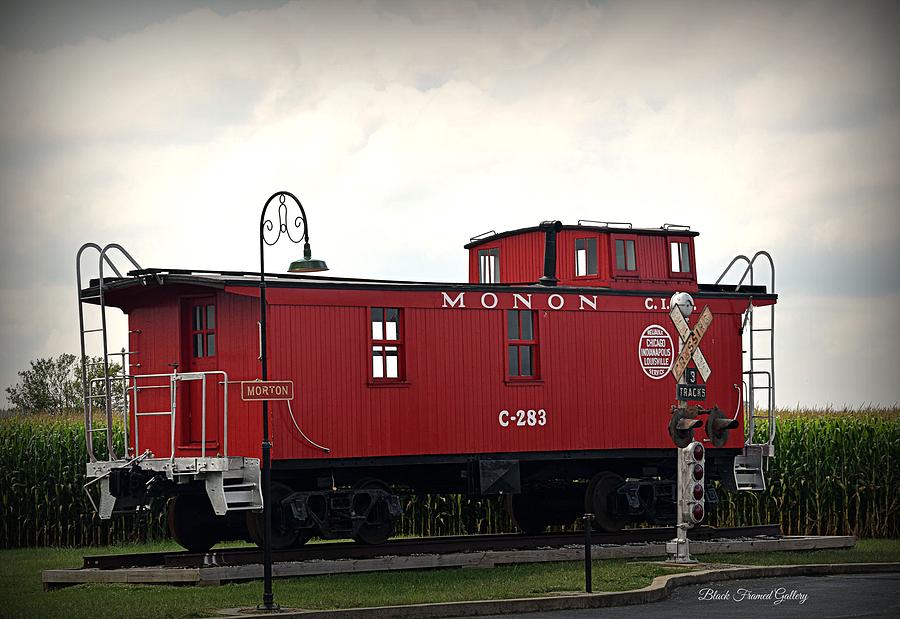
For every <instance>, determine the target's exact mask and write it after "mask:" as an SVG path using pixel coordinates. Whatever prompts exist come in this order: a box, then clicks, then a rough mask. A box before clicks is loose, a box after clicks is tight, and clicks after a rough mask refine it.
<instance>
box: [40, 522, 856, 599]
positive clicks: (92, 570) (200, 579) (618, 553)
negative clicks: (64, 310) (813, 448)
mask: <svg viewBox="0 0 900 619" xmlns="http://www.w3.org/2000/svg"><path fill="white" fill-rule="evenodd" d="M775 528H776V530H777V525H776V527H775ZM753 529H760V527H753ZM643 531H647V532H654V533H653V534H651V535H649V536H648V537H650V538H653V537H656V538H657V539H656V540H654V541H643V542H633V541H632V542H625V543H622V542H620V543H610V540H606V539H599V540H596V543H594V544H593V545H592V547H591V555H592V557H593V558H594V559H595V560H602V559H638V558H645V559H657V558H663V557H665V556H666V545H665V541H663V540H662V539H661V538H660V533H663V532H667V533H668V534H669V535H671V529H664V530H663V529H644V530H643ZM734 531H737V530H734V529H732V530H730V532H728V533H726V531H724V530H720V531H716V530H715V529H706V530H705V531H704V532H702V533H701V531H697V532H696V533H697V535H696V537H697V538H706V539H692V541H691V551H692V553H694V554H707V553H729V552H754V551H757V552H771V551H791V550H821V549H838V548H852V547H853V546H854V545H855V544H856V538H855V537H853V536H780V535H779V536H773V535H771V534H762V535H759V534H754V533H752V532H750V534H751V535H755V537H738V536H737V535H736V534H735V533H734ZM770 533H771V531H770ZM579 535H580V534H579ZM729 536H730V537H731V539H729V538H728V537H729ZM472 537H474V538H477V537H500V536H472ZM515 537H517V538H519V539H520V540H523V539H524V537H523V536H515ZM545 537H546V538H547V539H546V541H545V542H544V543H543V545H542V544H541V543H540V542H536V543H534V544H532V547H531V548H518V549H509V548H505V549H499V550H491V549H484V550H468V551H466V550H461V549H460V550H456V551H450V552H427V551H425V550H424V548H422V549H420V551H418V552H411V551H409V549H407V550H405V551H404V550H403V546H404V544H406V545H408V544H407V542H406V541H405V540H397V541H396V542H397V543H396V544H394V545H395V546H397V548H396V550H397V552H392V551H393V550H394V549H392V548H391V544H388V545H387V547H380V548H378V549H370V550H375V552H370V555H371V556H364V554H359V555H358V556H357V557H353V556H352V555H353V553H352V552H351V553H349V556H348V557H346V558H321V557H324V556H327V555H329V554H331V553H332V551H334V550H336V548H335V547H344V550H349V549H351V548H355V549H357V551H358V549H360V548H364V547H360V546H359V545H357V544H351V543H334V544H316V545H312V546H310V547H309V548H310V549H313V548H314V547H315V546H321V547H323V549H322V550H320V551H318V553H310V554H311V555H313V556H314V555H315V554H319V557H320V558H307V559H305V560H279V557H276V562H275V564H274V568H273V573H274V576H275V577H276V578H279V577H297V576H316V575H323V574H339V573H362V572H379V571H393V570H419V569H434V568H462V567H468V568H485V567H493V566H497V565H510V564H515V563H542V562H553V561H578V560H581V559H582V558H583V556H584V546H583V544H578V542H577V541H576V540H577V539H578V538H577V537H570V538H569V542H568V543H559V542H560V539H559V537H560V536H545ZM454 539H457V540H458V539H461V538H454ZM416 541H417V542H418V541H420V540H416ZM473 541H474V540H473ZM504 545H505V546H508V545H509V544H508V543H507V544H500V545H499V546H501V547H502V546H504ZM404 552H406V553H408V554H403V553H404ZM241 553H244V554H247V553H253V554H250V556H248V557H246V559H245V560H253V557H254V554H258V553H256V552H255V550H253V549H231V550H230V551H229V550H227V549H226V550H219V551H211V552H209V553H206V554H205V555H203V554H200V555H197V554H193V553H154V554H153V555H152V556H150V555H131V557H130V558H129V557H128V556H127V555H116V556H114V557H113V556H109V557H85V566H86V567H83V568H80V569H66V570H45V571H44V572H43V574H42V581H43V585H44V588H45V589H57V588H61V587H67V586H70V585H76V584H83V583H134V584H155V585H201V586H215V585H221V584H225V583H230V582H241V581H248V580H255V579H259V578H262V575H263V567H262V565H261V564H260V563H246V564H240V563H241V559H240V558H236V556H235V555H240V554H241ZM192 561H193V562H196V563H197V565H195V566H192V567H185V565H188V564H190V563H191V562H192ZM117 563H118V564H127V565H133V566H134V565H137V566H139V567H119V568H113V569H103V567H104V566H109V565H115V564H117ZM151 563H156V564H157V565H150V564H151ZM166 564H167V565H166Z"/></svg>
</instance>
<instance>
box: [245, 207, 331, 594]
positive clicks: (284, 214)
mask: <svg viewBox="0 0 900 619" xmlns="http://www.w3.org/2000/svg"><path fill="white" fill-rule="evenodd" d="M275 198H278V224H277V226H278V233H277V234H276V235H275V238H274V239H272V240H271V241H269V240H267V239H266V236H265V233H266V230H269V231H270V232H271V231H272V230H274V229H275V226H276V224H275V222H274V221H272V220H267V219H266V211H267V210H268V209H269V205H270V204H271V203H272V201H273V200H275ZM287 198H290V199H291V200H293V201H294V202H295V203H296V204H297V206H298V207H299V208H300V216H299V217H294V218H293V220H291V219H290V218H289V217H288V205H287V204H286V203H285V200H286V199H287ZM292 228H293V229H294V231H299V230H300V228H302V229H303V234H302V235H301V236H300V238H294V236H293V234H291V229H292ZM282 234H284V235H285V236H287V238H288V239H289V240H290V241H291V242H292V243H300V242H302V243H303V258H301V259H300V260H295V261H294V262H292V263H291V266H290V267H289V269H288V270H289V271H290V272H292V273H313V272H316V271H327V270H328V267H327V266H326V265H325V261H324V260H314V259H313V258H312V252H311V250H310V248H309V222H308V220H307V219H306V211H305V210H303V205H302V204H300V200H298V199H297V196H295V195H294V194H292V193H290V192H287V191H279V192H277V193H274V194H272V196H271V197H270V198H269V199H268V200H266V203H265V205H264V206H263V209H262V214H261V215H260V218H259V329H260V346H259V348H260V350H259V353H260V361H262V380H264V381H265V380H268V379H269V368H268V359H267V356H266V269H265V255H264V252H263V249H264V248H265V246H266V245H274V244H275V243H277V242H278V240H279V239H280V238H281V235H282ZM262 419H263V439H262V486H263V487H262V490H263V520H264V521H265V526H264V527H263V531H264V533H263V601H262V604H260V605H259V606H257V608H258V609H260V610H278V608H279V606H278V604H276V603H275V601H274V596H273V595H272V453H271V452H272V444H271V443H270V442H269V403H268V402H267V401H266V400H263V403H262Z"/></svg>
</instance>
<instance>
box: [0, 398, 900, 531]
mask: <svg viewBox="0 0 900 619" xmlns="http://www.w3.org/2000/svg"><path fill="white" fill-rule="evenodd" d="M777 423H778V438H777V439H776V450H777V451H776V454H777V455H776V457H775V458H774V459H773V460H771V461H770V463H769V470H768V473H767V484H768V489H767V490H766V492H763V493H748V492H742V493H726V492H724V491H721V490H720V492H719V495H720V503H719V506H718V508H717V509H716V510H715V511H714V512H713V513H712V514H711V523H712V524H717V525H719V526H742V525H748V524H760V523H769V522H780V523H781V524H782V530H783V532H784V533H787V534H792V535H794V534H821V535H828V534H845V533H850V534H854V535H857V536H859V537H900V471H898V469H897V466H898V463H900V410H882V411H857V412H853V411H842V412H833V411H824V412H820V411H810V412H807V413H803V412H796V411H795V412H790V411H786V412H781V413H780V414H779V417H778V421H777ZM757 430H758V431H760V432H765V428H757ZM114 439H115V444H116V445H117V446H118V447H117V449H118V450H119V451H120V452H121V451H122V442H123V433H122V429H121V427H118V428H114ZM104 444H105V438H104V437H103V436H102V434H98V435H97V436H96V437H95V445H96V447H95V449H96V452H97V453H98V454H102V453H105V445H104ZM85 462H86V455H85V449H84V427H83V423H82V422H81V420H80V419H79V418H77V417H58V416H46V415H30V416H22V417H8V418H0V497H2V505H3V518H2V521H0V548H17V547H27V546H97V545H105V544H111V543H120V542H126V541H150V540H159V539H164V538H166V537H167V536H168V533H167V531H166V524H165V511H164V503H163V501H161V500H160V501H155V502H154V503H153V505H151V508H150V509H149V510H147V511H144V512H141V513H139V514H136V515H128V516H116V517H114V518H113V519H112V520H110V521H107V522H101V521H100V519H99V518H98V517H97V516H96V515H95V514H94V512H93V509H92V508H91V505H90V502H89V501H88V499H87V497H86V496H85V494H84V492H83V491H82V485H83V484H84V465H85ZM403 505H404V514H403V516H402V518H401V520H400V522H399V524H398V527H397V532H398V534H401V535H461V534H466V533H498V532H509V531H512V530H513V528H514V527H513V524H512V522H511V521H510V519H509V517H508V516H507V514H506V511H505V509H504V508H503V503H502V501H501V500H499V499H475V498H469V497H464V496H459V495H451V496H443V495H428V496H413V497H404V498H403Z"/></svg>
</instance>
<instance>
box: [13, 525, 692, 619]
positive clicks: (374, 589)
mask: <svg viewBox="0 0 900 619" xmlns="http://www.w3.org/2000/svg"><path fill="white" fill-rule="evenodd" d="M175 548H176V547H175V546H174V545H173V544H169V543H165V542H162V543H153V544H141V545H139V546H107V547H103V548H94V549H78V548H75V549H59V548H44V549H20V550H7V551H0V599H2V600H3V607H2V609H0V616H3V617H47V616H66V617H73V618H75V617H91V619H95V618H96V617H97V616H106V617H110V618H113V617H123V618H124V617H203V616H210V615H213V614H215V611H216V610H217V609H221V608H234V607H252V606H255V605H256V604H257V603H258V602H259V599H260V597H261V593H262V586H261V582H259V581H256V582H250V583H240V584H228V585H223V586H221V587H174V586H148V585H78V586H75V587H67V588H65V589H60V590H57V591H51V592H45V591H43V590H42V587H41V581H40V573H41V571H42V570H45V569H58V568H72V567H79V566H80V565H81V557H82V555H83V554H103V553H121V552H155V551H160V550H167V549H175ZM593 570H594V571H593V587H594V590H595V591H623V590H628V589H634V588H638V587H643V586H646V585H648V584H649V583H650V582H651V581H652V580H653V578H654V577H656V576H659V575H662V574H669V573H675V572H679V571H682V570H678V569H672V568H666V567H662V566H658V565H653V564H650V563H642V562H628V561H602V562H601V561H598V562H595V563H594V567H593ZM583 586H584V572H583V565H582V564H581V563H579V562H566V563H545V564H533V565H512V566H503V567H496V568H488V569H450V570H425V571H412V572H403V573H397V572H394V573H387V572H382V573H373V574H336V575H333V576H315V577H307V578H295V579H283V580H282V579H279V580H276V581H275V595H276V599H277V601H278V603H279V604H281V605H282V606H284V607H294V608H316V609H322V608H348V607H355V606H382V605H395V604H415V603H423V602H449V601H464V600H471V599H507V598H517V597H537V596H544V595H553V594H564V593H566V592H579V591H582V590H583Z"/></svg>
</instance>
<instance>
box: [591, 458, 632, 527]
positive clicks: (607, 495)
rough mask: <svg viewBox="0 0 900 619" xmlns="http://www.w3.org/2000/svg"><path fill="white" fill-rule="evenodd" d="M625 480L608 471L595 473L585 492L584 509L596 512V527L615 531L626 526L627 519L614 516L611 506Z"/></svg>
mask: <svg viewBox="0 0 900 619" xmlns="http://www.w3.org/2000/svg"><path fill="white" fill-rule="evenodd" d="M623 481H624V480H623V479H622V478H621V477H619V476H618V475H616V474H615V473H610V472H608V471H601V472H600V473H597V474H596V475H594V477H593V478H592V479H591V481H590V483H589V484H588V486H587V491H586V492H585V494H584V509H585V511H587V512H590V513H592V514H594V528H595V529H599V530H601V531H607V532H610V533H615V532H616V531H621V530H622V528H623V527H624V526H625V519H624V518H619V517H617V516H613V515H612V514H611V513H610V511H609V508H610V506H611V505H612V504H614V500H615V491H616V488H618V487H619V486H620V485H621V484H622V482H623Z"/></svg>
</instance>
